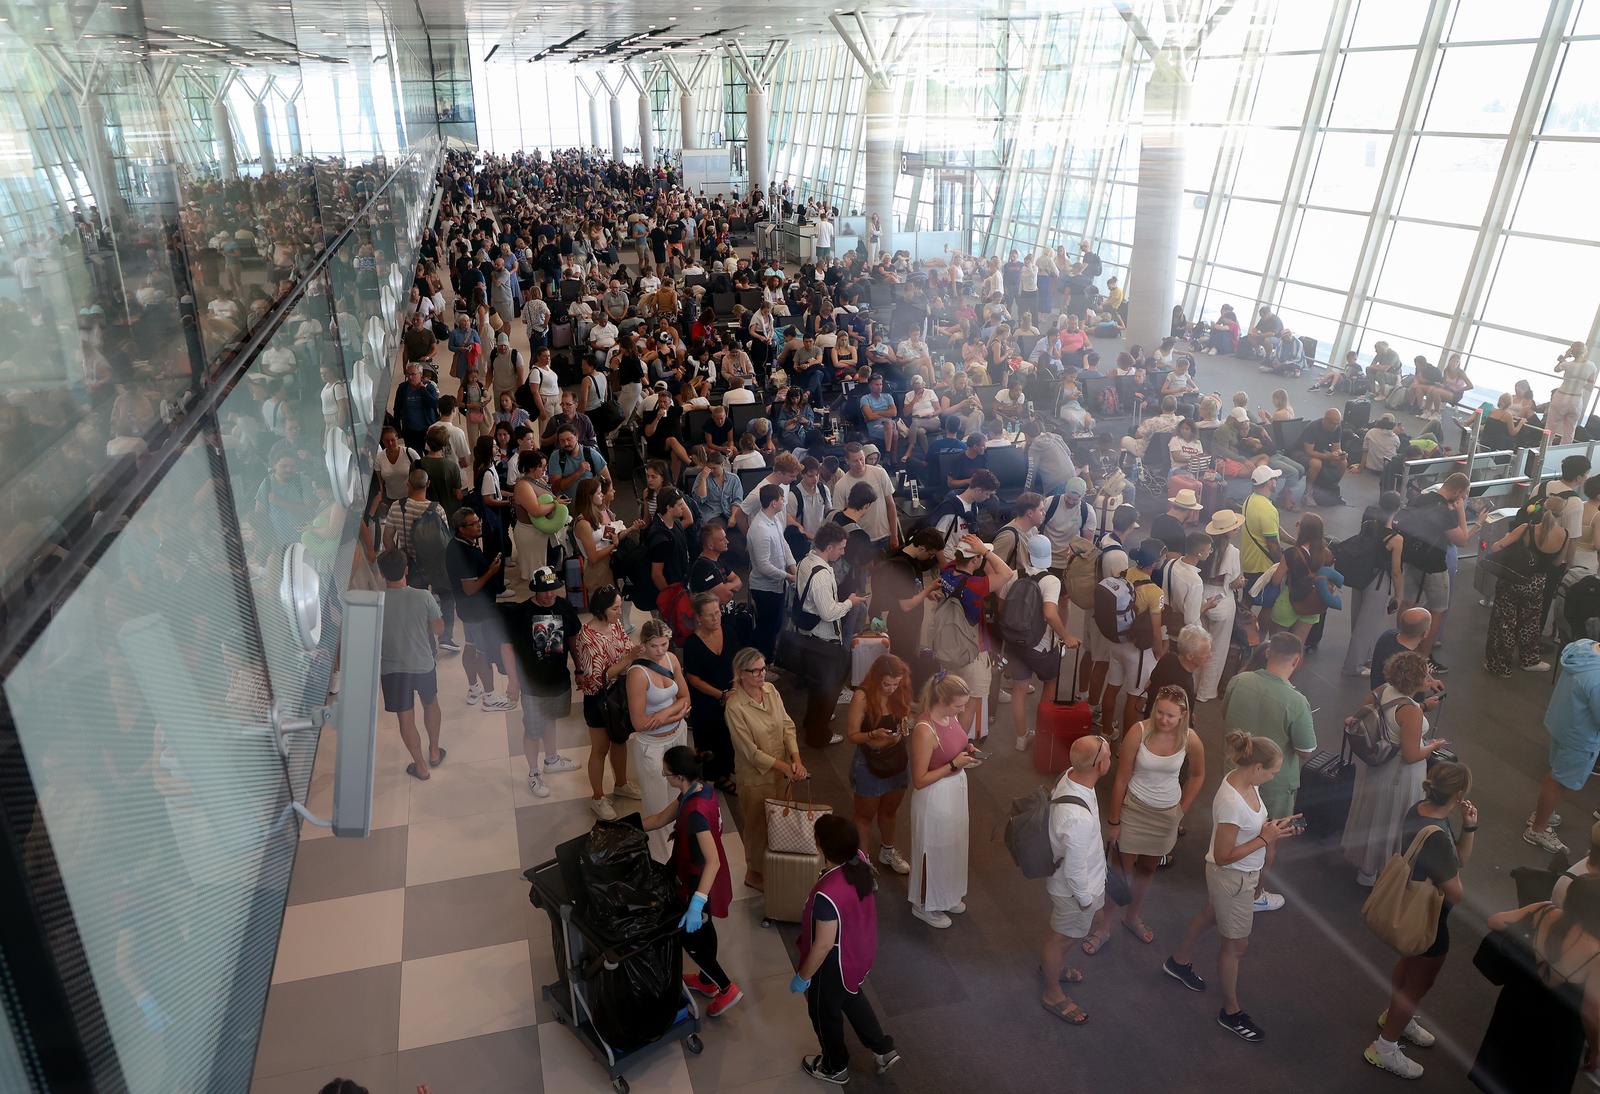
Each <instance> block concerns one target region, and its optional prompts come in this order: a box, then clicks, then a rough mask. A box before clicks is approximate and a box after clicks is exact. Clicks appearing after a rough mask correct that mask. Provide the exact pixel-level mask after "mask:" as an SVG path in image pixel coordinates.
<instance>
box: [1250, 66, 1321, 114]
mask: <svg viewBox="0 0 1600 1094" xmlns="http://www.w3.org/2000/svg"><path fill="white" fill-rule="evenodd" d="M1316 74H1317V58H1316V56H1315V55H1313V54H1297V55H1295V56H1292V57H1268V58H1267V59H1266V61H1265V62H1264V63H1263V64H1262V66H1261V75H1260V76H1259V77H1258V78H1257V81H1256V97H1255V102H1254V104H1253V105H1252V107H1251V109H1250V121H1251V123H1252V124H1255V125H1299V124H1300V123H1301V121H1302V119H1303V118H1304V117H1305V111H1306V100H1307V99H1308V98H1310V96H1311V81H1312V80H1313V79H1314V78H1315V77H1316Z"/></svg>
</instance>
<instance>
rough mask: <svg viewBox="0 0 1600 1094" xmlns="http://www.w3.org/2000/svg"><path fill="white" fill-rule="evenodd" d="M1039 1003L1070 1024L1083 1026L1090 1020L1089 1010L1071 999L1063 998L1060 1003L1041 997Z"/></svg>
mask: <svg viewBox="0 0 1600 1094" xmlns="http://www.w3.org/2000/svg"><path fill="white" fill-rule="evenodd" d="M1039 1005H1040V1006H1041V1007H1043V1008H1044V1009H1045V1010H1047V1011H1049V1012H1050V1013H1051V1014H1053V1015H1055V1016H1056V1017H1057V1018H1059V1019H1061V1020H1062V1021H1063V1022H1065V1023H1067V1025H1069V1026H1081V1025H1083V1024H1084V1023H1085V1022H1087V1021H1088V1020H1089V1012H1088V1011H1086V1010H1084V1009H1083V1008H1082V1007H1080V1006H1078V1004H1076V1003H1074V1002H1073V1001H1072V1000H1070V999H1063V1000H1061V1002H1059V1003H1052V1002H1050V1000H1048V999H1041V1000H1039Z"/></svg>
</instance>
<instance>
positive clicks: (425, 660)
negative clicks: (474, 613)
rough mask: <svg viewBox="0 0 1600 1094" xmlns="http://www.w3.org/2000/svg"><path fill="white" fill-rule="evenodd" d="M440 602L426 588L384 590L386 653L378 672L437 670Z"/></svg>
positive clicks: (384, 652) (384, 640) (383, 654)
mask: <svg viewBox="0 0 1600 1094" xmlns="http://www.w3.org/2000/svg"><path fill="white" fill-rule="evenodd" d="M439 618H441V616H440V614H439V602H438V601H437V600H435V599H434V598H433V594H432V593H430V592H429V591H428V590H426V589H411V588H405V589H393V588H390V589H385V590H384V591H383V653H382V654H381V655H380V657H379V659H378V671H379V673H381V674H383V675H385V676H386V675H388V674H389V673H391V672H429V671H431V670H432V669H433V666H434V663H435V657H434V652H433V621H434V620H435V619H439Z"/></svg>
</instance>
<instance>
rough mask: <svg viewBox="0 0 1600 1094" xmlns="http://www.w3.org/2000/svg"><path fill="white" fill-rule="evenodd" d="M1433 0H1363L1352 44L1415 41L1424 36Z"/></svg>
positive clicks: (1378, 44)
mask: <svg viewBox="0 0 1600 1094" xmlns="http://www.w3.org/2000/svg"><path fill="white" fill-rule="evenodd" d="M1430 6H1432V5H1431V0H1361V7H1360V8H1359V9H1358V10H1357V12H1356V24H1355V26H1354V27H1353V28H1351V31H1350V44H1351V45H1352V46H1401V45H1415V44H1416V43H1417V42H1419V41H1421V40H1422V27H1423V24H1424V23H1426V22H1427V21H1428V8H1429V7H1430Z"/></svg>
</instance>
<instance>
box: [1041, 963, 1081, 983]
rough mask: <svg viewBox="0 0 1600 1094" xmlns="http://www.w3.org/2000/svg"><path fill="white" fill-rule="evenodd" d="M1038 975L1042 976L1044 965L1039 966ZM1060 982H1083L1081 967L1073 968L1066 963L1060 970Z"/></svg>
mask: <svg viewBox="0 0 1600 1094" xmlns="http://www.w3.org/2000/svg"><path fill="white" fill-rule="evenodd" d="M1039 975H1040V976H1041V977H1042V976H1044V966H1043V965H1040V966H1039ZM1061 983H1063V984H1081V983H1083V970H1082V969H1075V968H1073V967H1072V966H1071V965H1068V966H1067V967H1066V968H1065V969H1063V970H1062V972H1061Z"/></svg>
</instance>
